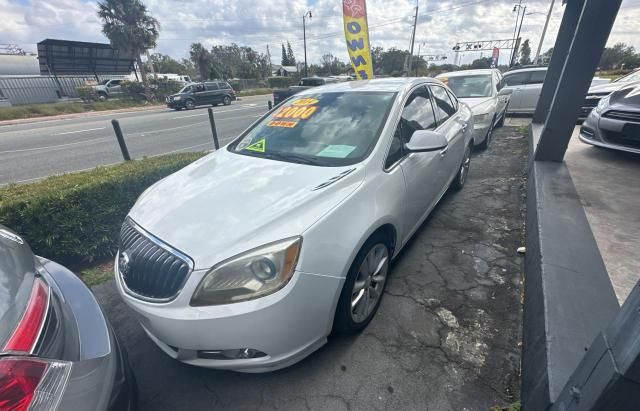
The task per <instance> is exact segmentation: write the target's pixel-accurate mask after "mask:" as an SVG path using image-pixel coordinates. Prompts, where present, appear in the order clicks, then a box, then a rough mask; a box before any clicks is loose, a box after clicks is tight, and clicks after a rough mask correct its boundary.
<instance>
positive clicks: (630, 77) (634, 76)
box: [613, 70, 640, 83]
mask: <svg viewBox="0 0 640 411" xmlns="http://www.w3.org/2000/svg"><path fill="white" fill-rule="evenodd" d="M632 81H640V70H637V71H634V72H633V73H629V74H627V75H626V76H622V77H620V78H618V79H615V80H613V82H614V83H617V82H620V83H629V82H632Z"/></svg>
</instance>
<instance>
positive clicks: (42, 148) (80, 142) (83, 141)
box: [0, 137, 109, 154]
mask: <svg viewBox="0 0 640 411" xmlns="http://www.w3.org/2000/svg"><path fill="white" fill-rule="evenodd" d="M106 140H109V139H108V138H107V137H103V138H94V139H91V140H82V141H76V142H75V143H66V144H57V145H54V146H45V147H33V148H22V149H18V150H6V151H0V154H10V153H23V152H26V151H38V150H57V149H60V148H64V147H69V146H77V145H80V144H86V143H93V142H97V141H106Z"/></svg>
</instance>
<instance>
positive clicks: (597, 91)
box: [587, 83, 625, 94]
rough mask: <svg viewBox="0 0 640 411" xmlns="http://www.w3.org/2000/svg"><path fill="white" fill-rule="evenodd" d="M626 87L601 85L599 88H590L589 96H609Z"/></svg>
mask: <svg viewBox="0 0 640 411" xmlns="http://www.w3.org/2000/svg"><path fill="white" fill-rule="evenodd" d="M624 86H625V84H624V83H607V84H600V85H597V86H592V87H589V92H588V93H587V94H609V93H613V92H614V91H616V90H618V89H620V88H621V87H624Z"/></svg>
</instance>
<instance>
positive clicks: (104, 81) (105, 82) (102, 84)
mask: <svg viewBox="0 0 640 411" xmlns="http://www.w3.org/2000/svg"><path fill="white" fill-rule="evenodd" d="M109 81H111V80H102V81H101V82H100V83H98V84H100V85H101V86H104V85H106V84H107V83H108V82H109Z"/></svg>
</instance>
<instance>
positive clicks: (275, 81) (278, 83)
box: [267, 77, 293, 88]
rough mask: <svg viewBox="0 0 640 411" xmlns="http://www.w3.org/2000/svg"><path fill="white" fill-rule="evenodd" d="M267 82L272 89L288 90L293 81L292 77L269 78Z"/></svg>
mask: <svg viewBox="0 0 640 411" xmlns="http://www.w3.org/2000/svg"><path fill="white" fill-rule="evenodd" d="M267 82H268V83H269V87H270V88H287V87H289V86H290V85H291V83H292V82H293V80H292V79H291V78H290V77H269V78H268V79H267Z"/></svg>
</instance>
